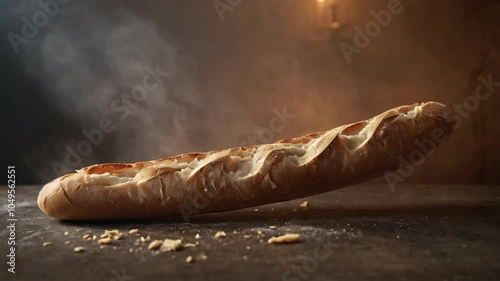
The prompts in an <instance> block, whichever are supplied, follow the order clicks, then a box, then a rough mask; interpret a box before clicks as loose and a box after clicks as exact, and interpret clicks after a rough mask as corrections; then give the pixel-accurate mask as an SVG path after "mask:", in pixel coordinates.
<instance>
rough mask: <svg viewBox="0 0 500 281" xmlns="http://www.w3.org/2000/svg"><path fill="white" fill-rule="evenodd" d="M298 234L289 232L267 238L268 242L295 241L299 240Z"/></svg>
mask: <svg viewBox="0 0 500 281" xmlns="http://www.w3.org/2000/svg"><path fill="white" fill-rule="evenodd" d="M299 237H300V234H290V233H287V234H285V235H282V236H278V237H271V238H269V240H267V243H269V244H283V243H295V242H299Z"/></svg>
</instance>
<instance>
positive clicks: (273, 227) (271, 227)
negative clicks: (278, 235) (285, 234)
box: [269, 225, 277, 229]
mask: <svg viewBox="0 0 500 281" xmlns="http://www.w3.org/2000/svg"><path fill="white" fill-rule="evenodd" d="M269 228H270V229H276V228H277V227H276V226H275V225H271V226H269Z"/></svg>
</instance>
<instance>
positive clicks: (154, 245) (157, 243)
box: [148, 240, 163, 251]
mask: <svg viewBox="0 0 500 281" xmlns="http://www.w3.org/2000/svg"><path fill="white" fill-rule="evenodd" d="M162 242H163V241H161V240H154V241H153V242H151V243H149V246H148V250H150V251H151V250H156V249H158V248H160V246H161V244H162Z"/></svg>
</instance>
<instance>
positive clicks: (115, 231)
mask: <svg viewBox="0 0 500 281" xmlns="http://www.w3.org/2000/svg"><path fill="white" fill-rule="evenodd" d="M104 233H109V234H110V235H118V233H120V231H118V229H113V230H105V231H104Z"/></svg>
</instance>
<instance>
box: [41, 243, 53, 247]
mask: <svg viewBox="0 0 500 281" xmlns="http://www.w3.org/2000/svg"><path fill="white" fill-rule="evenodd" d="M43 246H44V247H47V246H52V242H43Z"/></svg>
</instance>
